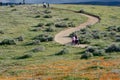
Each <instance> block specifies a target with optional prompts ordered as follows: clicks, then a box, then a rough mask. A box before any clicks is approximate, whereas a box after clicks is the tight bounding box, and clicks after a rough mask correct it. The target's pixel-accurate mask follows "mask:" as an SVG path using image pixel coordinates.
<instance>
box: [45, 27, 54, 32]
mask: <svg viewBox="0 0 120 80" xmlns="http://www.w3.org/2000/svg"><path fill="white" fill-rule="evenodd" d="M46 31H47V32H54V31H55V28H54V27H49V28H47V29H46Z"/></svg>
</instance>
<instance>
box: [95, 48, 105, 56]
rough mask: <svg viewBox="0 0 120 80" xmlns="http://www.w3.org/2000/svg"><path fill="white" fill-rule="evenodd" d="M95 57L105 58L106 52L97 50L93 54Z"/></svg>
mask: <svg viewBox="0 0 120 80" xmlns="http://www.w3.org/2000/svg"><path fill="white" fill-rule="evenodd" d="M93 55H94V56H105V50H102V49H96V50H95V51H94V52H93Z"/></svg>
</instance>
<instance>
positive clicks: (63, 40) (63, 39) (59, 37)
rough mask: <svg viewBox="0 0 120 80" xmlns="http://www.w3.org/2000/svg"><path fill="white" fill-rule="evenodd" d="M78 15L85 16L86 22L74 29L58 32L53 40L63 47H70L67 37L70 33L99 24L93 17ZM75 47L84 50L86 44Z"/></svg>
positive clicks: (70, 40)
mask: <svg viewBox="0 0 120 80" xmlns="http://www.w3.org/2000/svg"><path fill="white" fill-rule="evenodd" d="M80 15H83V16H86V17H87V18H88V20H87V21H86V22H84V23H82V24H80V25H79V26H78V27H75V28H68V29H65V30H63V31H60V32H59V33H57V34H56V35H55V38H54V40H55V41H56V42H57V43H60V44H63V45H68V44H69V45H70V44H71V42H72V39H71V38H70V37H68V36H69V35H70V34H71V33H73V32H75V31H79V30H80V29H82V28H85V27H86V26H87V25H94V24H95V23H97V22H99V19H98V18H97V17H93V16H90V15H87V14H83V13H80ZM75 47H81V48H85V47H87V45H86V44H79V45H75Z"/></svg>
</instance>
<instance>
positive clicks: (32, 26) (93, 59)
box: [0, 5, 120, 80]
mask: <svg viewBox="0 0 120 80" xmlns="http://www.w3.org/2000/svg"><path fill="white" fill-rule="evenodd" d="M51 6H52V7H56V8H64V9H70V10H76V11H79V10H80V9H81V10H82V9H83V10H84V11H87V12H90V13H93V14H96V15H98V16H100V17H101V21H100V22H99V23H97V24H95V25H88V26H87V28H84V29H81V30H79V31H78V32H75V33H72V34H71V35H70V36H71V37H72V35H73V34H77V36H78V37H79V43H80V44H88V45H89V46H88V47H87V48H84V49H82V48H79V47H78V48H76V47H71V46H67V45H61V44H58V43H56V42H54V36H55V34H56V33H58V32H60V31H61V30H64V29H66V28H69V27H76V26H78V25H80V24H81V23H83V22H85V21H86V20H87V18H86V17H85V16H83V15H80V14H79V13H74V12H71V11H67V10H55V9H44V8H42V7H41V5H18V6H16V5H14V6H0V22H1V24H0V80H8V79H9V80H14V79H15V80H16V79H20V80H26V79H28V80H29V79H36V80H37V79H45V80H94V79H96V80H97V79H98V80H107V79H108V77H109V79H111V80H119V74H118V73H116V74H114V73H113V69H117V70H119V68H120V62H119V61H120V55H119V53H120V36H119V35H120V23H119V19H120V16H119V15H120V11H119V9H120V8H119V7H112V6H110V7H107V6H92V5H89V6H86V5H85V6H84V5H51ZM50 55H52V56H50ZM16 75H17V76H16ZM23 75H24V76H23ZM33 76H34V77H33Z"/></svg>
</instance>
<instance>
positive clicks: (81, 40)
mask: <svg viewBox="0 0 120 80" xmlns="http://www.w3.org/2000/svg"><path fill="white" fill-rule="evenodd" d="M79 43H80V44H89V43H90V39H88V38H86V37H84V36H80V38H79Z"/></svg>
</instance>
